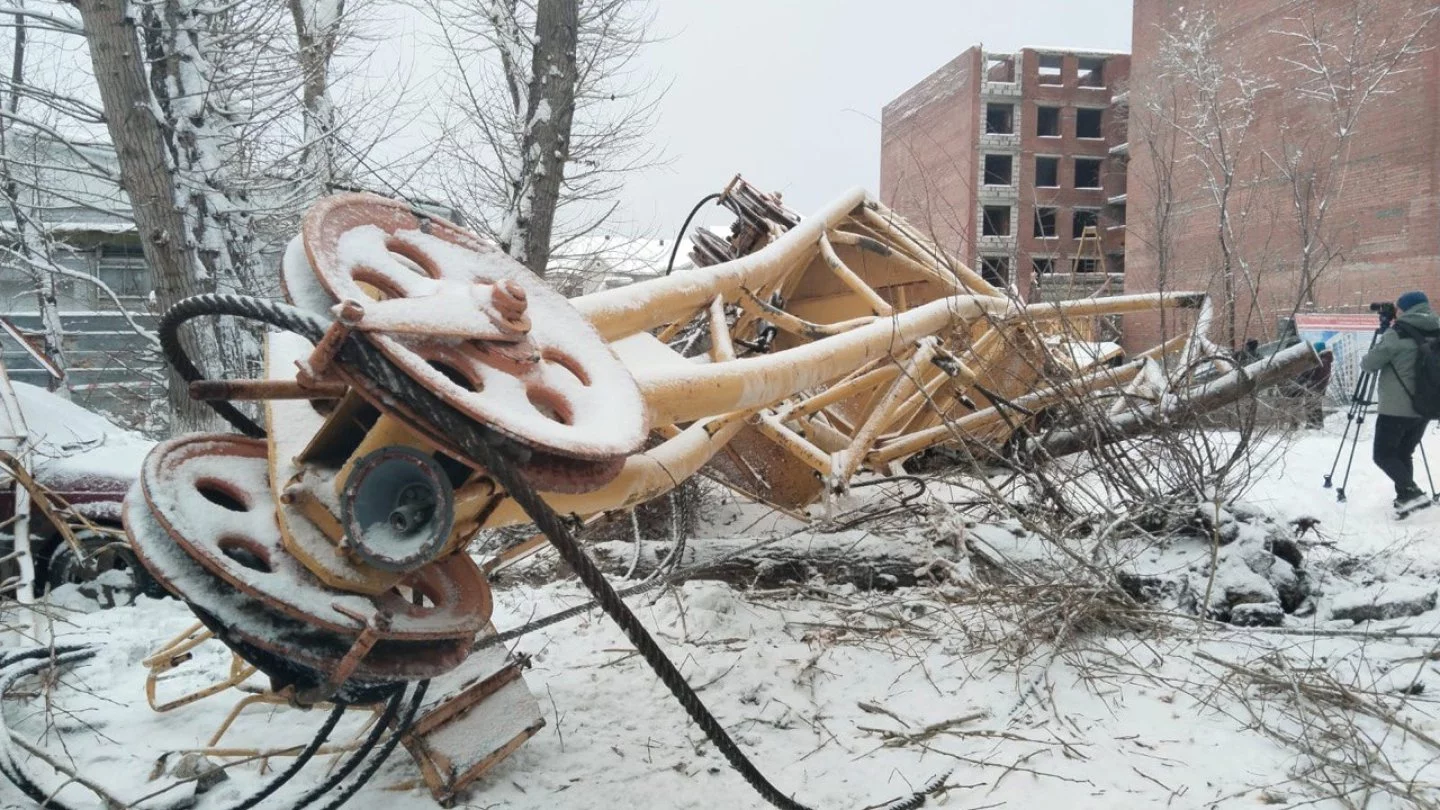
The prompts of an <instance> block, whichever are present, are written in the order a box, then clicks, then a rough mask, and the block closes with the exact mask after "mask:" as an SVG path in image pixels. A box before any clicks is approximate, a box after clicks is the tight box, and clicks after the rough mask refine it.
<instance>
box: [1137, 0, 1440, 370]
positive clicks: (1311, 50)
mask: <svg viewBox="0 0 1440 810" xmlns="http://www.w3.org/2000/svg"><path fill="white" fill-rule="evenodd" d="M1402 7H1403V9H1404V10H1403V11H1401V10H1400V9H1401V8H1402ZM1211 8H1213V7H1212V6H1208V5H1207V4H1206V3H1204V2H1202V3H1199V4H1197V5H1195V6H1187V7H1186V8H1185V9H1184V10H1183V11H1177V12H1176V16H1175V17H1174V18H1172V19H1171V20H1169V21H1167V23H1166V24H1165V26H1164V30H1163V31H1162V34H1161V42H1160V49H1159V54H1158V55H1157V59H1156V71H1155V74H1154V78H1153V80H1152V81H1150V82H1148V83H1147V84H1146V85H1145V86H1144V87H1141V88H1138V89H1137V91H1136V95H1137V100H1136V102H1135V104H1136V108H1137V111H1136V114H1135V115H1134V117H1133V119H1132V140H1133V141H1135V142H1136V143H1137V144H1140V145H1142V146H1143V147H1144V148H1143V150H1140V151H1143V154H1140V155H1138V156H1137V157H1136V158H1135V159H1136V160H1138V161H1143V162H1142V163H1140V164H1139V165H1140V167H1141V168H1142V171H1140V172H1138V173H1136V177H1138V178H1141V182H1144V183H1146V184H1148V185H1149V186H1150V188H1149V189H1148V191H1149V192H1150V193H1151V198H1152V200H1153V203H1154V205H1153V210H1148V211H1141V212H1137V216H1135V217H1134V219H1135V223H1134V226H1132V233H1134V235H1135V238H1136V239H1137V240H1140V241H1141V243H1142V244H1143V245H1144V247H1145V249H1146V251H1147V252H1148V254H1149V255H1148V257H1147V258H1149V259H1150V260H1151V261H1153V262H1155V263H1156V269H1157V271H1158V275H1159V280H1160V283H1161V284H1162V285H1164V284H1167V283H1177V281H1178V279H1179V278H1180V277H1181V276H1183V277H1184V278H1186V279H1187V280H1190V279H1194V278H1196V277H1197V276H1200V277H1204V275H1205V274H1206V273H1207V272H1208V273H1210V274H1211V278H1212V279H1213V280H1214V282H1215V283H1216V285H1217V286H1218V287H1219V288H1220V295H1219V297H1220V299H1221V306H1222V308H1223V309H1222V313H1221V317H1222V320H1223V329H1224V332H1225V336H1226V337H1227V338H1228V340H1229V342H1230V344H1231V345H1232V346H1234V345H1236V344H1237V343H1238V341H1239V339H1240V337H1241V336H1242V335H1241V333H1242V330H1244V331H1245V332H1246V334H1247V336H1248V330H1249V329H1250V328H1252V327H1259V328H1260V329H1262V330H1265V326H1266V325H1265V324H1264V323H1259V324H1256V323H1254V322H1253V319H1255V318H1257V317H1260V316H1263V315H1284V314H1290V315H1293V314H1294V313H1295V312H1298V311H1300V310H1302V309H1306V308H1313V307H1314V306H1315V299H1316V295H1315V292H1316V286H1317V284H1319V283H1320V282H1322V281H1323V279H1324V278H1325V277H1326V275H1327V273H1328V272H1330V271H1332V270H1334V268H1336V267H1338V266H1339V265H1340V263H1341V262H1342V261H1343V258H1344V255H1345V252H1346V250H1347V249H1348V248H1349V247H1350V246H1351V245H1352V244H1353V242H1354V236H1355V224H1354V222H1352V221H1346V220H1345V218H1343V217H1339V218H1337V216H1336V211H1337V209H1341V208H1342V207H1343V205H1345V203H1346V200H1347V191H1348V185H1347V178H1348V174H1349V170H1350V168H1351V164H1352V151H1353V148H1354V144H1355V138H1356V137H1357V136H1360V137H1364V133H1365V131H1366V130H1365V127H1366V113H1367V111H1369V110H1370V109H1371V108H1373V107H1374V105H1375V103H1376V101H1377V99H1380V98H1383V97H1385V96H1388V95H1390V94H1392V93H1394V92H1395V90H1396V89H1397V88H1398V86H1399V85H1398V81H1397V80H1398V79H1400V78H1402V77H1403V76H1404V75H1405V74H1407V73H1409V72H1411V71H1413V70H1416V69H1417V67H1418V63H1417V60H1416V57H1417V56H1418V55H1419V54H1420V53H1421V52H1422V51H1423V50H1424V47H1423V43H1425V42H1426V41H1427V39H1428V34H1429V32H1430V31H1431V30H1432V27H1431V26H1432V25H1433V22H1434V20H1435V17H1436V15H1437V13H1440V11H1437V7H1436V6H1435V5H1434V4H1432V3H1423V2H1418V1H1417V2H1403V3H1397V2H1388V1H1384V0H1357V2H1353V3H1318V4H1308V5H1306V6H1305V10H1304V11H1303V12H1301V13H1299V14H1297V15H1296V16H1291V17H1286V18H1283V19H1281V20H1280V21H1279V22H1278V23H1277V26H1276V28H1274V29H1271V30H1268V31H1263V32H1260V34H1259V36H1260V37H1261V38H1262V41H1263V42H1264V43H1265V44H1266V45H1267V46H1268V47H1267V48H1266V49H1265V51H1264V53H1265V54H1266V56H1268V57H1272V58H1271V60H1270V62H1269V65H1270V66H1269V67H1267V68H1266V69H1265V71H1264V72H1257V71H1255V70H1252V69H1251V67H1250V65H1248V64H1246V62H1245V60H1244V58H1243V57H1242V55H1241V51H1240V49H1235V48H1229V47H1227V45H1226V40H1225V37H1226V34H1225V30H1224V29H1223V27H1222V26H1221V25H1220V24H1219V23H1218V22H1217V20H1216V16H1215V14H1214V13H1212V12H1211ZM1206 226H1208V227H1210V228H1213V231H1212V232H1213V234H1214V237H1213V239H1212V238H1208V237H1200V236H1198V234H1199V233H1200V229H1201V228H1204V227H1206ZM1181 240H1184V243H1183V244H1180V241H1181Z"/></svg>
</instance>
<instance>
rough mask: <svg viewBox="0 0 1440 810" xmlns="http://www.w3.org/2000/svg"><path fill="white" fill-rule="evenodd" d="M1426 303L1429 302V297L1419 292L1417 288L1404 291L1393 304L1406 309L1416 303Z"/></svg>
mask: <svg viewBox="0 0 1440 810" xmlns="http://www.w3.org/2000/svg"><path fill="white" fill-rule="evenodd" d="M1428 303H1430V299H1429V298H1428V297H1427V296H1426V295H1425V293H1423V292H1420V291H1419V290H1412V291H1411V292H1408V293H1405V294H1404V295H1402V296H1400V299H1399V300H1397V301H1396V302H1395V306H1397V307H1399V308H1401V309H1405V310H1408V309H1410V308H1411V307H1413V306H1415V305H1416V304H1428Z"/></svg>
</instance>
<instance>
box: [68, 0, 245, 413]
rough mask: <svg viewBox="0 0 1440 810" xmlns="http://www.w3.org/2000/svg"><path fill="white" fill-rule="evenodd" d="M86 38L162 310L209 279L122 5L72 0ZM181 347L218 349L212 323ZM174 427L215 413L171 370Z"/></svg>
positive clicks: (210, 353)
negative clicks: (196, 252) (192, 239)
mask: <svg viewBox="0 0 1440 810" xmlns="http://www.w3.org/2000/svg"><path fill="white" fill-rule="evenodd" d="M75 5H76V7H77V8H78V9H79V11H80V18H81V20H82V22H83V24H84V27H85V40H86V43H87V45H88V46H89V51H90V60H91V63H92V65H93V68H94V72H95V80H96V84H97V85H98V86H99V89H100V100H101V103H102V105H103V106H104V109H105V124H106V127H107V129H108V130H109V132H110V140H111V142H112V143H113V144H114V145H115V152H116V156H117V158H118V160H119V164H120V178H121V185H122V186H123V187H124V189H125V193H126V194H127V195H128V196H129V198H130V205H131V208H132V211H133V216H134V219H135V227H136V229H137V231H138V232H139V234H140V244H141V246H142V248H143V250H144V252H145V261H146V264H148V265H149V267H150V272H151V274H152V276H153V280H154V285H155V297H156V299H157V301H158V304H159V307H160V309H161V310H162V311H163V310H166V309H168V308H170V307H171V306H173V305H174V304H175V303H176V302H178V301H180V300H182V299H184V298H187V297H189V296H191V295H196V294H199V293H203V292H210V291H212V290H213V286H212V285H209V284H204V283H202V282H201V281H200V279H199V277H198V274H197V273H196V272H195V268H194V267H193V266H192V252H191V251H190V249H189V246H188V244H187V241H186V240H187V236H186V227H185V217H184V215H183V213H182V212H181V211H180V209H179V207H178V206H177V204H176V200H177V197H176V190H175V179H174V174H173V169H172V164H171V162H170V160H169V155H168V153H167V149H166V144H165V138H164V135H163V133H162V132H161V130H160V122H159V121H158V120H157V118H156V115H155V104H154V99H153V98H152V97H151V95H150V88H149V85H148V84H147V81H146V75H145V58H144V54H142V53H141V50H140V39H139V37H138V36H137V32H136V30H135V22H134V21H133V20H132V19H130V18H129V17H127V15H126V8H127V4H126V3H123V2H118V0H76V3H75ZM186 350H187V351H189V352H190V353H191V355H192V356H194V357H196V358H207V357H209V358H213V357H218V356H220V351H219V345H218V341H217V340H216V336H215V333H214V331H213V330H210V329H193V330H191V332H190V334H189V335H188V336H187V339H186ZM168 379H169V401H170V408H171V412H172V414H173V415H174V417H175V421H176V422H177V423H178V424H176V425H174V427H179V428H181V429H186V430H192V429H200V428H204V427H207V426H209V425H210V424H212V423H213V417H212V416H211V413H210V411H209V409H208V408H207V407H206V406H205V405H204V404H202V403H198V402H193V401H191V400H190V398H189V396H188V393H187V388H186V386H185V384H184V383H183V382H181V381H180V380H179V378H178V377H176V376H175V374H174V373H173V372H170V374H169V377H168Z"/></svg>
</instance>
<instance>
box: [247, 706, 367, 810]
mask: <svg viewBox="0 0 1440 810" xmlns="http://www.w3.org/2000/svg"><path fill="white" fill-rule="evenodd" d="M347 706H348V704H345V703H336V704H335V708H334V709H331V710H330V716H329V717H327V718H325V724H324V725H322V726H321V727H320V731H318V732H316V734H315V736H314V738H312V739H311V740H310V742H309V743H307V744H306V745H305V747H304V748H303V749H301V751H300V753H299V754H298V755H296V757H295V761H294V762H292V763H290V767H288V768H286V769H285V770H284V771H282V772H281V773H280V774H279V775H278V776H276V777H275V778H274V779H271V780H270V782H269V783H267V784H266V785H265V787H263V788H260V790H258V791H256V792H255V793H254V794H253V795H251V796H250V798H248V799H246V800H244V801H242V802H240V803H239V804H237V805H234V806H233V807H230V808H229V810H250V808H252V807H254V806H255V805H257V804H259V803H260V802H263V801H265V799H266V798H268V797H269V796H270V794H272V793H274V792H275V791H277V790H279V789H280V788H281V787H283V786H284V785H285V783H286V782H289V781H290V780H291V779H294V778H295V774H297V773H300V769H301V768H304V767H305V765H306V763H308V762H309V761H310V759H311V758H312V757H314V756H315V752H316V751H319V750H320V746H322V745H324V744H325V741H326V740H328V739H329V738H330V732H332V731H334V730H335V724H336V723H339V722H340V718H341V717H343V716H345V709H346V708H347Z"/></svg>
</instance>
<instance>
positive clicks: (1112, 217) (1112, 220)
mask: <svg viewBox="0 0 1440 810" xmlns="http://www.w3.org/2000/svg"><path fill="white" fill-rule="evenodd" d="M1105 220H1106V222H1107V224H1109V225H1110V226H1111V227H1112V228H1113V227H1119V226H1122V225H1124V224H1125V203H1120V204H1118V205H1112V206H1110V207H1109V208H1108V209H1107V210H1106V211H1105Z"/></svg>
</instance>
